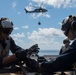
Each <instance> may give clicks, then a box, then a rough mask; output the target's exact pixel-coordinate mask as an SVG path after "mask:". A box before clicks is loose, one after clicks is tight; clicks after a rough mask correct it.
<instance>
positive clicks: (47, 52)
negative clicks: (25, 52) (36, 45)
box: [10, 50, 59, 56]
mask: <svg viewBox="0 0 76 75" xmlns="http://www.w3.org/2000/svg"><path fill="white" fill-rule="evenodd" d="M11 54H12V53H11V52H10V55H11ZM58 54H59V51H58V50H40V51H39V53H38V55H39V56H43V55H58Z"/></svg>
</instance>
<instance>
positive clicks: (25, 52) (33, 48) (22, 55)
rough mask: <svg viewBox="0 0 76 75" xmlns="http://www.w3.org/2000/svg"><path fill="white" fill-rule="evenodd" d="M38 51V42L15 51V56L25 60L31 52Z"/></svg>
mask: <svg viewBox="0 0 76 75" xmlns="http://www.w3.org/2000/svg"><path fill="white" fill-rule="evenodd" d="M38 52H39V48H38V44H35V45H33V46H31V47H30V48H29V49H26V50H21V51H17V52H16V53H15V54H16V57H17V58H18V59H19V60H20V61H21V60H22V61H24V60H26V59H27V58H28V57H29V56H30V55H31V54H33V53H38Z"/></svg>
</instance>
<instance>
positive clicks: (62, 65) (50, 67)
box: [41, 40, 76, 73]
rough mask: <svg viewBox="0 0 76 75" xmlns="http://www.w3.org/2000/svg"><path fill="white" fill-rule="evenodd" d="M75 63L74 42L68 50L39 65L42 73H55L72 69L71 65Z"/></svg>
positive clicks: (75, 46)
mask: <svg viewBox="0 0 76 75" xmlns="http://www.w3.org/2000/svg"><path fill="white" fill-rule="evenodd" d="M75 62H76V40H75V41H74V42H73V43H72V44H71V45H70V48H69V49H68V50H67V51H65V52H63V53H62V54H61V55H59V56H58V57H57V58H56V59H54V60H52V61H49V62H43V63H42V64H41V70H42V71H44V72H48V73H49V72H56V71H64V70H69V69H72V68H73V64H74V63H75Z"/></svg>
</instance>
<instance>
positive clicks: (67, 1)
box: [32, 0, 76, 8]
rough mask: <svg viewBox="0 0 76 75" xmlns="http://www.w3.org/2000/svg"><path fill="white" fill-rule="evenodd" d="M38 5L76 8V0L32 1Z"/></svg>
mask: <svg viewBox="0 0 76 75" xmlns="http://www.w3.org/2000/svg"><path fill="white" fill-rule="evenodd" d="M32 1H33V2H36V3H42V2H43V3H44V4H47V5H51V6H54V7H55V8H60V7H63V8H67V7H68V8H75V7H76V0H32Z"/></svg>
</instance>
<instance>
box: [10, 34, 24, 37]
mask: <svg viewBox="0 0 76 75" xmlns="http://www.w3.org/2000/svg"><path fill="white" fill-rule="evenodd" d="M11 36H12V37H13V38H23V37H25V35H24V33H16V34H13V35H11Z"/></svg>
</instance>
